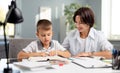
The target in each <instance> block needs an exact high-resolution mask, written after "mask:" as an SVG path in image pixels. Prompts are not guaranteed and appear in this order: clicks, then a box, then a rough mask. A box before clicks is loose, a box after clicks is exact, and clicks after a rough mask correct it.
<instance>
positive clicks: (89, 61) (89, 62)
mask: <svg viewBox="0 0 120 73" xmlns="http://www.w3.org/2000/svg"><path fill="white" fill-rule="evenodd" d="M72 62H73V63H75V64H77V65H80V66H82V67H84V68H108V67H111V66H112V64H110V63H106V62H103V61H101V60H98V59H94V58H89V57H79V58H74V59H73V61H72Z"/></svg>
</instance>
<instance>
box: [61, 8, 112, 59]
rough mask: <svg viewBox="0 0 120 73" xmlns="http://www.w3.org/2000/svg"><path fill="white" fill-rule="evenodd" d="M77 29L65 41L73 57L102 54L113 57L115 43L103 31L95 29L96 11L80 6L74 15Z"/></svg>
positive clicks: (64, 43)
mask: <svg viewBox="0 0 120 73" xmlns="http://www.w3.org/2000/svg"><path fill="white" fill-rule="evenodd" d="M73 20H74V22H75V26H76V28H77V29H75V30H73V31H71V32H70V33H69V34H68V35H67V37H66V38H65V39H64V41H63V44H62V45H63V47H65V48H66V49H67V50H69V52H70V53H71V55H72V56H73V57H81V56H102V57H104V58H107V59H108V58H111V57H112V54H111V50H112V48H113V45H112V44H111V43H110V42H109V41H108V40H107V39H106V38H105V36H104V35H103V33H102V32H101V31H97V30H96V29H94V27H93V25H94V13H93V11H92V10H91V9H90V8H88V7H81V8H79V9H78V10H77V11H76V12H75V13H74V16H73Z"/></svg>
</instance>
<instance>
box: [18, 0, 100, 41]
mask: <svg viewBox="0 0 120 73" xmlns="http://www.w3.org/2000/svg"><path fill="white" fill-rule="evenodd" d="M17 3H18V6H19V7H20V8H21V9H22V13H23V17H24V22H23V23H21V25H17V26H16V34H17V35H18V36H20V37H22V38H35V37H36V36H35V28H36V27H35V16H36V14H38V13H39V8H40V7H51V9H52V23H53V31H54V36H53V39H55V40H58V41H59V42H62V41H63V39H64V37H65V35H66V33H65V30H66V29H65V24H64V22H65V18H64V16H63V14H62V13H63V11H62V5H63V4H64V5H68V4H70V3H79V4H81V5H83V6H84V5H89V6H91V8H92V9H93V11H94V13H95V19H96V23H95V24H97V26H100V24H101V23H100V22H101V17H100V16H101V0H50V1H48V0H35V1H34V0H17ZM55 7H58V15H57V16H58V17H57V18H56V17H55V14H56V13H55ZM98 29H100V27H99V28H98Z"/></svg>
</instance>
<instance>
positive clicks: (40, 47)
mask: <svg viewBox="0 0 120 73" xmlns="http://www.w3.org/2000/svg"><path fill="white" fill-rule="evenodd" d="M38 42H39V44H38V46H39V47H38V48H39V49H43V48H44V46H43V44H42V42H41V41H40V40H39V41H38ZM49 47H50V48H53V47H54V43H53V41H51V42H50V45H49Z"/></svg>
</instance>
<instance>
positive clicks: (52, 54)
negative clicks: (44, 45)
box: [49, 50, 71, 58]
mask: <svg viewBox="0 0 120 73" xmlns="http://www.w3.org/2000/svg"><path fill="white" fill-rule="evenodd" d="M56 53H57V55H58V56H62V57H65V58H69V57H71V54H70V53H69V52H68V51H67V50H65V51H61V50H57V51H56V50H55V51H51V52H49V56H54V55H56Z"/></svg>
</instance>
